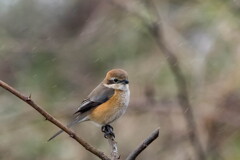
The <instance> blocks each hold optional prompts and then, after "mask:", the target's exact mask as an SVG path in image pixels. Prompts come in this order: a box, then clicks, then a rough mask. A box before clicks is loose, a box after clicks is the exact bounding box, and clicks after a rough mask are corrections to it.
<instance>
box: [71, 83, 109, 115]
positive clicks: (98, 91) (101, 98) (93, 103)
mask: <svg viewBox="0 0 240 160" xmlns="http://www.w3.org/2000/svg"><path fill="white" fill-rule="evenodd" d="M113 94H114V89H112V88H108V87H105V86H104V85H103V84H102V83H101V84H99V85H98V86H97V87H96V88H95V89H94V90H93V91H92V92H91V93H90V94H89V95H88V97H87V99H85V100H84V101H83V102H82V104H81V106H80V107H79V108H78V110H77V112H75V113H85V112H87V111H90V110H91V109H93V108H95V107H97V106H99V105H100V104H102V103H104V102H106V101H107V100H109V99H110V98H111V97H112V96H113Z"/></svg>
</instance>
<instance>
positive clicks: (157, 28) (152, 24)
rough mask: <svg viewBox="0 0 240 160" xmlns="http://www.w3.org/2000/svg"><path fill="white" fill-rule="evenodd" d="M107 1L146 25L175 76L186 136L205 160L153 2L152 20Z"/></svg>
mask: <svg viewBox="0 0 240 160" xmlns="http://www.w3.org/2000/svg"><path fill="white" fill-rule="evenodd" d="M108 1H110V2H111V3H112V4H114V5H115V6H117V7H118V8H120V9H122V10H124V11H126V12H129V13H131V14H133V15H135V16H136V17H138V18H139V19H140V20H142V22H143V24H144V25H145V26H146V28H148V30H149V32H150V34H151V35H152V36H153V37H154V39H155V41H156V42H157V45H158V46H159V48H160V49H161V50H162V54H163V55H164V56H165V57H166V60H167V62H168V65H169V67H170V69H171V71H172V73H173V76H174V77H175V82H176V85H177V89H178V93H177V94H178V101H179V104H180V106H181V109H182V111H183V113H184V117H185V119H186V122H187V128H188V130H189V132H188V136H189V138H190V141H191V143H192V145H193V147H194V150H195V152H196V155H197V159H198V160H205V159H206V156H205V153H204V150H203V148H202V145H201V143H200V140H199V137H198V134H197V128H196V122H195V118H194V115H193V108H192V106H191V104H190V101H189V94H188V91H187V83H186V79H185V77H184V75H183V73H182V70H181V68H180V65H179V62H178V59H177V57H176V56H175V54H174V53H173V52H172V51H171V50H170V49H169V48H168V47H167V45H166V42H165V40H164V36H163V31H162V26H161V24H160V15H159V12H158V11H157V8H156V5H155V4H153V1H151V0H150V1H148V4H149V7H151V8H150V9H149V10H150V11H151V13H153V16H155V17H158V18H157V20H154V18H153V19H152V20H149V19H146V18H145V17H143V16H141V14H138V12H136V10H131V9H130V8H129V7H126V6H125V5H122V4H120V3H117V2H116V1H115V0H108Z"/></svg>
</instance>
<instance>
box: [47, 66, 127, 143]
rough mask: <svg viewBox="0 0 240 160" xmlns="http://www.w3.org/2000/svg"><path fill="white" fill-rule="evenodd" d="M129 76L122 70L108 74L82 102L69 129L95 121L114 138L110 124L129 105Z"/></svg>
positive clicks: (111, 71)
mask: <svg viewBox="0 0 240 160" xmlns="http://www.w3.org/2000/svg"><path fill="white" fill-rule="evenodd" d="M128 83H129V81H128V74H127V72H126V71H124V70H122V69H112V70H110V71H108V72H107V74H106V77H105V78H104V80H103V81H102V82H101V83H100V84H99V85H98V86H97V87H96V88H95V89H94V90H93V91H92V92H91V93H90V94H89V95H88V96H87V98H86V99H85V100H83V101H82V103H81V105H80V107H79V108H78V109H77V111H76V112H75V114H74V115H75V117H74V119H73V121H72V122H70V123H69V124H68V125H67V127H68V128H70V127H72V126H74V125H75V124H77V123H80V122H84V121H93V122H95V123H96V124H98V125H100V126H102V131H103V132H104V133H105V135H104V136H105V137H106V134H110V135H112V136H114V134H113V132H112V130H113V128H112V127H111V126H110V123H112V122H113V121H115V120H116V119H118V118H119V117H120V116H122V115H123V114H124V113H125V111H126V109H127V107H128V104H129V99H130V90H129V85H128ZM62 132H63V130H60V131H58V132H57V133H56V134H54V135H53V136H52V137H51V138H50V139H49V140H48V141H50V140H52V139H53V138H55V137H56V136H58V135H59V134H61V133H62Z"/></svg>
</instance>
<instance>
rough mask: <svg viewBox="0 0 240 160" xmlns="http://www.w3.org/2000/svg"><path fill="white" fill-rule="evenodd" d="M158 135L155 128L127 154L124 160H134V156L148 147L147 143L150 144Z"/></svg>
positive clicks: (157, 130)
mask: <svg viewBox="0 0 240 160" xmlns="http://www.w3.org/2000/svg"><path fill="white" fill-rule="evenodd" d="M158 135H159V128H158V129H156V130H155V131H154V132H152V134H151V135H150V136H149V137H148V138H147V139H146V140H144V141H143V142H142V143H141V144H140V145H139V146H138V147H137V148H136V149H135V150H134V151H132V153H130V154H129V156H128V157H127V158H126V160H134V159H136V157H137V156H138V155H139V154H140V153H141V152H142V151H143V150H144V149H146V148H147V147H148V145H149V144H151V143H152V142H153V141H154V140H155V139H156V138H157V137H158Z"/></svg>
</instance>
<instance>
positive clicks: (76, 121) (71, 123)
mask: <svg viewBox="0 0 240 160" xmlns="http://www.w3.org/2000/svg"><path fill="white" fill-rule="evenodd" d="M83 121H86V119H85V118H82V119H80V120H79V118H76V119H75V120H73V121H72V122H70V123H69V124H67V128H71V127H72V126H74V125H75V124H77V123H80V122H83ZM62 132H63V130H59V131H58V132H57V133H55V134H54V135H53V136H52V137H51V138H49V139H48V142H49V141H51V140H52V139H54V138H55V137H57V136H58V135H59V134H61V133H62Z"/></svg>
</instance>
